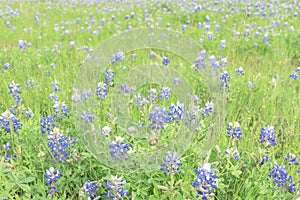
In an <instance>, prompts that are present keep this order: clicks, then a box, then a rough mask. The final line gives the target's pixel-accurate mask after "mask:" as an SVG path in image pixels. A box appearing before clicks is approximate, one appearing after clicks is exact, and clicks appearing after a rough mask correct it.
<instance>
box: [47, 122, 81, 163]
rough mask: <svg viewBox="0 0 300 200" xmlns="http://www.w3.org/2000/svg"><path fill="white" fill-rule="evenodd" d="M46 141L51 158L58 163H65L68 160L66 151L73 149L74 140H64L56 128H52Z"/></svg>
mask: <svg viewBox="0 0 300 200" xmlns="http://www.w3.org/2000/svg"><path fill="white" fill-rule="evenodd" d="M47 139H48V147H49V148H50V151H51V153H52V154H53V157H54V158H55V159H56V160H57V161H59V162H66V161H67V159H68V158H69V152H68V150H69V149H70V148H73V147H74V143H76V141H75V139H74V138H66V137H65V136H64V135H63V134H62V131H61V130H59V129H58V128H54V129H53V130H52V131H51V132H50V134H49V135H48V137H47Z"/></svg>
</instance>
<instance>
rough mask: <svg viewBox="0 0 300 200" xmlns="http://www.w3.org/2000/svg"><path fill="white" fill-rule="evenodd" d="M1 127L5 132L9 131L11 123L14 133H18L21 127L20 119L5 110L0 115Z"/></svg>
mask: <svg viewBox="0 0 300 200" xmlns="http://www.w3.org/2000/svg"><path fill="white" fill-rule="evenodd" d="M0 123H1V128H2V129H4V131H5V132H6V133H11V125H12V127H13V131H14V133H18V130H20V129H21V128H22V124H21V123H20V120H17V119H16V118H15V115H14V114H13V113H11V112H10V111H9V110H7V111H5V112H4V113H2V114H1V116H0Z"/></svg>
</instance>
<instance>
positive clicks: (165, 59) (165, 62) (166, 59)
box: [162, 57, 170, 66]
mask: <svg viewBox="0 0 300 200" xmlns="http://www.w3.org/2000/svg"><path fill="white" fill-rule="evenodd" d="M162 64H163V65H165V66H168V65H169V64H170V60H169V58H168V57H163V61H162Z"/></svg>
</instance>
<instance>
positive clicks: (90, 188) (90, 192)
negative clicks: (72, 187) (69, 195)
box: [80, 180, 99, 200]
mask: <svg viewBox="0 0 300 200" xmlns="http://www.w3.org/2000/svg"><path fill="white" fill-rule="evenodd" d="M98 189H99V186H98V185H97V183H96V182H91V181H90V180H87V181H86V182H85V183H84V184H83V187H82V189H81V191H80V193H82V194H84V195H85V196H86V197H87V198H88V200H90V199H93V198H95V197H96V196H97V194H98V191H97V190H98Z"/></svg>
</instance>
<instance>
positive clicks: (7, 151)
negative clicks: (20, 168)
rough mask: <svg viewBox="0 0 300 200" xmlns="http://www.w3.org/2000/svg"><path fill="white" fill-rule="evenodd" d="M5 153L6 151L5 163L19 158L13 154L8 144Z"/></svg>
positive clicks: (5, 146) (4, 146) (5, 145)
mask: <svg viewBox="0 0 300 200" xmlns="http://www.w3.org/2000/svg"><path fill="white" fill-rule="evenodd" d="M3 148H4V151H5V156H4V161H5V162H9V161H10V160H11V159H14V158H17V156H16V155H15V154H14V153H11V152H12V149H11V147H10V143H9V142H7V143H6V144H4V145H3Z"/></svg>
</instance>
